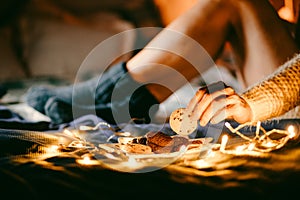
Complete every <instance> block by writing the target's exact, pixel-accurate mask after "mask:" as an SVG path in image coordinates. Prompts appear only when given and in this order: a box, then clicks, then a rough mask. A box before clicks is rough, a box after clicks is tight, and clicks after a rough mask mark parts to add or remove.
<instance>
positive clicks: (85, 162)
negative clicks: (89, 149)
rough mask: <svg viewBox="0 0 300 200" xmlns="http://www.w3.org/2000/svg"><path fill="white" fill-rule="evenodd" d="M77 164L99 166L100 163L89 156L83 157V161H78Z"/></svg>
mask: <svg viewBox="0 0 300 200" xmlns="http://www.w3.org/2000/svg"><path fill="white" fill-rule="evenodd" d="M76 162H77V163H79V164H81V165H97V164H99V162H98V161H97V160H93V159H91V157H90V156H87V155H85V156H83V157H82V158H81V159H77V160H76Z"/></svg>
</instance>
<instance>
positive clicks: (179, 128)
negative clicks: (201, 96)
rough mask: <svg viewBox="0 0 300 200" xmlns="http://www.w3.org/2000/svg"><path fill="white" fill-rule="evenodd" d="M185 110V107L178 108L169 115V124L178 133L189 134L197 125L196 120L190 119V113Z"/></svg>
mask: <svg viewBox="0 0 300 200" xmlns="http://www.w3.org/2000/svg"><path fill="white" fill-rule="evenodd" d="M185 110H186V109H185V108H179V109H177V110H174V111H173V112H172V113H171V115H170V122H169V123H170V126H171V128H172V130H173V131H174V132H175V133H177V134H178V135H189V134H191V133H192V132H194V131H195V130H196V128H197V126H198V123H197V121H194V120H191V117H190V115H189V114H188V113H186V112H185Z"/></svg>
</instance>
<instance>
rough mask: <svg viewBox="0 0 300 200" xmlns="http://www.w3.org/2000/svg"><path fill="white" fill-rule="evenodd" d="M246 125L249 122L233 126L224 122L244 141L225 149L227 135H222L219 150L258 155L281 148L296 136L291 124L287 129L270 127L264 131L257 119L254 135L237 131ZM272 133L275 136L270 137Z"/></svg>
mask: <svg viewBox="0 0 300 200" xmlns="http://www.w3.org/2000/svg"><path fill="white" fill-rule="evenodd" d="M248 125H250V124H248V123H245V124H241V125H239V126H238V127H236V128H233V127H232V126H231V124H230V123H229V122H226V123H225V126H226V127H227V128H228V129H229V130H230V131H231V132H232V133H235V134H237V135H238V136H240V137H241V138H242V139H244V140H246V142H244V143H243V144H242V145H239V146H237V147H235V149H226V145H227V142H228V136H227V135H224V136H223V137H222V139H221V145H220V151H221V152H223V153H230V154H236V155H241V154H243V155H244V154H246V155H260V154H259V153H267V152H271V151H274V150H278V149H280V148H282V147H283V146H284V145H285V144H286V143H287V142H288V141H289V140H290V139H294V138H295V137H296V136H297V134H296V131H295V127H294V126H293V125H289V126H288V128H287V130H279V129H272V130H270V131H266V130H265V129H264V128H263V127H262V126H261V122H260V121H258V122H257V124H256V132H255V136H254V137H252V138H251V137H248V136H246V135H244V134H242V133H241V132H239V130H240V129H242V128H243V127H245V126H248ZM273 134H276V135H277V137H272V135H273Z"/></svg>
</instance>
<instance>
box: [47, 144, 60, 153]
mask: <svg viewBox="0 0 300 200" xmlns="http://www.w3.org/2000/svg"><path fill="white" fill-rule="evenodd" d="M58 149H59V146H58V145H52V146H50V147H49V148H48V150H47V151H48V153H56V152H57V151H58Z"/></svg>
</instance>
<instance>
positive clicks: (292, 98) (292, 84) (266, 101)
mask: <svg viewBox="0 0 300 200" xmlns="http://www.w3.org/2000/svg"><path fill="white" fill-rule="evenodd" d="M241 96H242V97H243V98H244V99H245V100H246V101H247V102H248V104H249V105H250V107H251V110H252V114H253V117H252V121H253V122H255V121H263V120H267V119H270V118H273V117H278V116H280V115H282V114H284V113H286V112H287V111H289V110H291V109H293V108H294V107H296V106H298V105H299V104H300V54H297V55H296V56H294V57H293V58H292V59H290V60H289V61H287V62H286V63H284V64H283V65H282V66H280V67H279V68H278V69H277V70H276V71H275V72H274V73H273V74H271V75H270V76H268V77H267V78H266V79H264V80H262V81H260V82H259V83H257V84H255V85H254V86H252V87H250V88H249V89H247V90H246V91H245V92H244V93H243V94H242V95H241Z"/></svg>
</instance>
